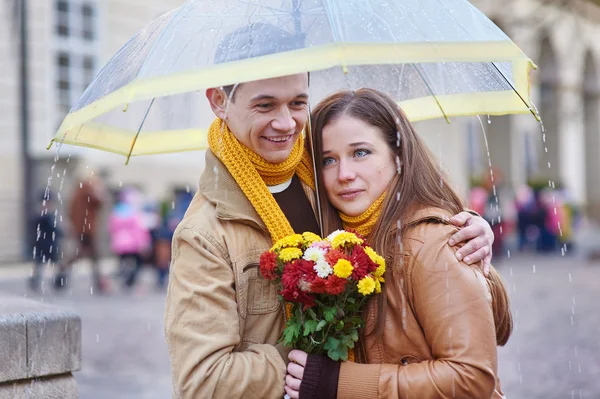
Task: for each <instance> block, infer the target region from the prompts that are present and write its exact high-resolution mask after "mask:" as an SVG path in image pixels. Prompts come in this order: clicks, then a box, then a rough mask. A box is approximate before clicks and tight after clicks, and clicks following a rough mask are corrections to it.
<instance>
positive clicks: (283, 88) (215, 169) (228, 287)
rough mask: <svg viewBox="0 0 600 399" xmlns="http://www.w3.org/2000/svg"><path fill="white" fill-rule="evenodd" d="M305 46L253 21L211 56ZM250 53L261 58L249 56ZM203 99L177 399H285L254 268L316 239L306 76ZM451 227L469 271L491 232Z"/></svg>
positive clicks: (271, 312) (267, 307)
mask: <svg viewBox="0 0 600 399" xmlns="http://www.w3.org/2000/svg"><path fill="white" fill-rule="evenodd" d="M261 40H262V45H258V44H259V43H260V41H261ZM302 40H303V39H302V38H300V37H298V36H296V35H292V34H290V33H286V32H284V31H281V30H280V29H278V28H276V27H272V26H270V25H266V24H254V25H250V26H248V27H246V28H243V29H241V30H239V31H236V32H234V33H232V34H231V35H230V36H229V37H227V38H225V40H224V41H223V43H221V45H220V46H219V49H218V50H217V59H218V60H220V61H221V62H226V61H231V60H233V59H239V58H240V57H244V56H246V57H247V56H249V55H248V52H250V55H253V56H257V55H261V54H269V53H274V52H279V51H284V50H293V49H295V48H299V47H301V42H302ZM255 48H260V49H261V51H262V53H261V54H252V51H254V50H253V49H255ZM224 49H227V51H225V50H224ZM236 49H240V51H239V52H236V51H237V50H236ZM240 53H241V54H240ZM206 96H207V98H208V100H209V102H210V106H211V108H212V110H213V112H214V114H215V116H216V117H217V118H216V119H215V121H214V122H213V124H212V126H211V128H210V131H209V146H210V149H209V150H207V151H206V165H205V169H204V172H203V173H202V176H201V178H200V185H199V190H198V192H197V193H196V195H195V197H194V199H193V201H192V203H191V204H190V207H189V209H188V211H187V213H186V215H185V217H184V219H183V220H182V222H181V223H180V225H179V226H178V228H177V230H176V232H175V235H174V238H173V255H172V256H173V258H172V261H171V271H170V279H169V290H168V294H167V303H166V311H165V333H166V337H167V342H168V346H169V355H170V358H171V368H172V373H173V396H174V397H178V398H179V397H184V398H242V397H243V398H279V399H280V398H282V397H283V395H284V379H285V376H286V363H287V353H288V351H289V349H286V348H283V346H282V345H281V344H278V343H277V341H278V339H279V337H280V336H281V333H282V331H283V328H284V327H285V314H284V311H283V308H282V306H281V303H280V301H279V300H278V295H277V291H276V288H275V286H274V285H273V284H271V283H270V282H269V281H267V280H265V279H263V278H262V276H261V275H260V273H259V270H258V265H259V258H260V255H261V254H262V253H263V252H264V251H266V250H268V249H269V248H270V247H271V245H272V244H273V240H274V239H277V238H281V237H282V236H285V235H286V234H288V233H289V232H291V231H295V232H298V233H302V232H305V231H311V232H313V233H317V234H318V233H320V231H319V226H318V223H317V218H316V211H315V192H314V176H313V169H312V162H311V160H310V155H309V154H308V152H307V151H306V146H305V138H304V137H303V133H302V131H303V128H304V125H305V124H306V121H307V117H308V112H309V111H308V75H307V74H306V73H302V74H297V75H291V76H285V77H280V78H274V79H266V80H261V81H255V82H248V83H243V84H241V85H238V86H237V87H236V88H235V90H234V89H233V87H231V86H230V87H225V88H211V89H208V90H207V91H206ZM456 223H457V224H458V225H463V224H465V225H468V227H466V228H465V229H463V230H461V231H460V232H459V233H457V236H456V237H453V238H454V239H455V240H456V241H457V242H460V241H463V240H466V239H471V240H470V241H469V243H468V244H467V245H465V246H464V247H463V248H462V249H461V251H462V252H463V254H465V255H467V254H468V255H469V256H470V257H471V261H472V262H478V261H481V260H483V259H484V258H486V256H487V255H488V254H489V252H490V247H491V243H492V241H493V238H492V235H491V229H490V228H489V225H487V223H486V222H485V221H483V219H481V218H477V217H473V216H471V215H469V214H468V213H465V212H463V213H461V214H459V215H458V217H457V221H456ZM488 261H489V259H488Z"/></svg>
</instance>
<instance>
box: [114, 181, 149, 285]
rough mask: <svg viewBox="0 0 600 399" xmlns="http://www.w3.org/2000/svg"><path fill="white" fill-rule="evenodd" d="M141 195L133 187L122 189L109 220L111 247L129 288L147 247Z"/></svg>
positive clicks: (147, 232)
mask: <svg viewBox="0 0 600 399" xmlns="http://www.w3.org/2000/svg"><path fill="white" fill-rule="evenodd" d="M139 199H140V194H139V193H138V192H137V190H136V189H134V188H128V189H125V190H123V192H121V194H120V197H119V202H117V204H116V205H115V207H114V209H113V211H112V214H111V216H110V221H109V231H110V235H111V249H112V251H113V253H114V254H116V255H118V256H119V260H120V268H121V272H122V273H123V276H124V278H125V281H124V282H125V286H126V287H132V286H133V285H134V284H135V281H136V279H137V274H138V272H139V270H140V269H141V267H142V255H143V254H144V253H145V252H146V251H148V250H149V249H150V245H151V237H150V231H149V230H148V228H147V227H146V225H145V223H144V219H143V214H142V211H141V209H140V207H139V203H140V201H139Z"/></svg>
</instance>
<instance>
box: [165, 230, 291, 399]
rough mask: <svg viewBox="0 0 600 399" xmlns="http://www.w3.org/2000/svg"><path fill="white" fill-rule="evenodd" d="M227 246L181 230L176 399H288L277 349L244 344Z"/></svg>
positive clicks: (176, 266) (170, 310) (172, 342)
mask: <svg viewBox="0 0 600 399" xmlns="http://www.w3.org/2000/svg"><path fill="white" fill-rule="evenodd" d="M226 256H227V253H226V251H225V249H224V248H223V246H222V245H221V244H219V243H218V242H217V241H216V240H215V239H214V238H212V237H211V236H209V235H208V234H206V233H203V232H199V231H196V230H195V229H190V228H182V229H178V231H177V233H176V234H175V237H174V239H173V260H172V262H171V271H170V281H169V289H168V293H167V301H166V310H165V334H166V338H167V343H168V348H169V356H170V359H171V369H172V374H173V375H172V377H173V391H174V392H173V397H175V398H251V397H252V398H278V399H280V398H282V397H283V395H284V389H283V387H284V379H285V375H286V364H285V362H284V360H283V359H282V357H281V355H280V353H279V351H278V350H277V348H276V347H275V346H273V345H266V344H255V345H251V346H250V347H248V348H247V349H246V350H245V351H243V352H234V348H235V347H236V346H237V345H239V344H240V341H241V336H240V331H239V316H238V307H237V302H236V294H235V288H234V287H235V284H234V281H235V277H234V273H233V270H232V267H231V266H230V265H229V263H228V262H227V258H226Z"/></svg>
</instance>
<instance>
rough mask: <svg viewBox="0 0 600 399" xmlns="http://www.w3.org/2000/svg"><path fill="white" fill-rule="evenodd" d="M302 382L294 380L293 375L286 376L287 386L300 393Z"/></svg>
mask: <svg viewBox="0 0 600 399" xmlns="http://www.w3.org/2000/svg"><path fill="white" fill-rule="evenodd" d="M301 383H302V380H299V379H297V378H294V377H293V376H292V375H290V374H288V375H287V376H285V385H287V386H288V387H290V388H292V389H293V390H294V391H300V384H301Z"/></svg>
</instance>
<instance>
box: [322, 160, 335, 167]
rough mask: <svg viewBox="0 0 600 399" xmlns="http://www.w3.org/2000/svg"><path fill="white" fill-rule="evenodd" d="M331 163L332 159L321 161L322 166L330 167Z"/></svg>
mask: <svg viewBox="0 0 600 399" xmlns="http://www.w3.org/2000/svg"><path fill="white" fill-rule="evenodd" d="M333 162H334V159H333V158H324V159H323V166H328V165H331V164H332V163H333Z"/></svg>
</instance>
